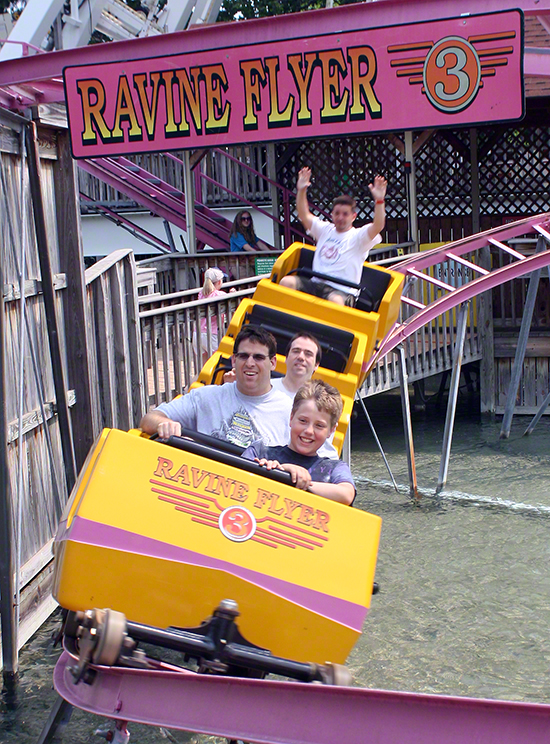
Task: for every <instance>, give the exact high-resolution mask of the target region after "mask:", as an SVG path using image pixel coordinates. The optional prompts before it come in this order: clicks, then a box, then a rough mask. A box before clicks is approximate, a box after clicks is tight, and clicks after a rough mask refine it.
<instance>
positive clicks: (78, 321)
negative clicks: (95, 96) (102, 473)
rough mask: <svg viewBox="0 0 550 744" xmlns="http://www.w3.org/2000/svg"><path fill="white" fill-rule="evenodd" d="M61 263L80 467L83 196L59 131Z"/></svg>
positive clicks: (86, 422)
mask: <svg viewBox="0 0 550 744" xmlns="http://www.w3.org/2000/svg"><path fill="white" fill-rule="evenodd" d="M54 187H55V201H56V218H57V234H58V235H59V236H60V240H59V265H60V268H61V269H62V270H63V271H64V272H65V273H66V275H67V291H66V293H65V295H64V298H63V299H64V302H63V316H64V322H65V346H66V358H67V382H68V385H69V386H70V387H71V388H73V389H74V390H75V393H76V401H77V405H76V406H73V410H72V412H71V423H72V429H73V441H74V451H75V460H76V466H77V469H78V470H80V468H81V467H82V465H83V463H84V460H85V459H86V456H87V454H88V451H89V449H90V447H91V446H92V444H93V441H94V436H93V429H92V416H91V407H92V403H91V391H90V384H91V383H90V373H89V368H88V344H87V337H86V285H85V281H84V251H83V249H82V236H81V231H80V199H79V194H78V180H77V177H76V167H75V164H74V161H73V159H72V156H71V151H70V145H69V136H68V132H66V131H60V132H59V133H58V139H57V161H56V162H55V164H54Z"/></svg>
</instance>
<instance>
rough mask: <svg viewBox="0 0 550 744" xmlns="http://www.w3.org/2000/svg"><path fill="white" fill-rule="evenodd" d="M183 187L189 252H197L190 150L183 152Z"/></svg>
mask: <svg viewBox="0 0 550 744" xmlns="http://www.w3.org/2000/svg"><path fill="white" fill-rule="evenodd" d="M183 188H184V189H185V224H186V225H187V245H188V247H189V253H196V252H197V231H196V228H195V184H194V180H193V173H192V171H191V155H190V153H189V150H185V152H184V153H183Z"/></svg>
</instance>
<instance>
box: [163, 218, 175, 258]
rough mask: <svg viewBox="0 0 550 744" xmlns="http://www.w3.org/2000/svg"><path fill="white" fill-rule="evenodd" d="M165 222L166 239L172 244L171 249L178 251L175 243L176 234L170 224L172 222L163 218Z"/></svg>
mask: <svg viewBox="0 0 550 744" xmlns="http://www.w3.org/2000/svg"><path fill="white" fill-rule="evenodd" d="M163 222H164V230H165V232H166V239H167V240H168V245H169V246H170V250H171V251H172V253H175V252H176V244H175V243H174V236H173V235H172V227H171V226H170V223H169V222H168V220H163Z"/></svg>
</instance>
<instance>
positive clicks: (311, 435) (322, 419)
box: [290, 400, 335, 456]
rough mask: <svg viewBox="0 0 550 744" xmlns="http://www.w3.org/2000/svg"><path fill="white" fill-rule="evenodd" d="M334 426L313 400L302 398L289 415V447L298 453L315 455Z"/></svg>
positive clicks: (328, 416)
mask: <svg viewBox="0 0 550 744" xmlns="http://www.w3.org/2000/svg"><path fill="white" fill-rule="evenodd" d="M334 428H335V427H332V426H331V421H330V415H329V414H328V413H326V412H325V411H320V410H319V409H318V408H317V406H316V405H315V402H314V401H313V400H304V401H303V402H302V403H300V405H299V406H298V408H297V410H296V411H295V412H294V414H293V415H292V416H291V417H290V448H291V449H293V450H294V451H295V452H298V453H299V454H300V455H309V456H311V455H315V454H316V452H317V450H318V449H319V447H322V445H323V444H324V443H325V440H326V439H327V437H329V436H330V435H331V434H332V432H333V431H334Z"/></svg>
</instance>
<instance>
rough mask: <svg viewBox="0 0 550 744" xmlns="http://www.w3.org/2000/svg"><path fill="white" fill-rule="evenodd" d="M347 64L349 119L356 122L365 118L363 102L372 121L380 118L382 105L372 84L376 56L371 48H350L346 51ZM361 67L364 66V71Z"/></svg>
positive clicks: (374, 74) (374, 76) (374, 78)
mask: <svg viewBox="0 0 550 744" xmlns="http://www.w3.org/2000/svg"><path fill="white" fill-rule="evenodd" d="M348 62H349V64H350V67H351V90H352V94H351V95H352V98H351V107H350V110H349V118H350V120H351V121H357V120H359V119H364V118H365V107H364V106H363V101H364V102H365V103H366V104H367V108H368V110H369V113H370V115H371V118H373V119H379V118H380V117H381V116H382V105H381V104H380V101H379V100H378V99H377V98H376V94H375V92H374V90H373V87H372V84H373V83H374V81H375V80H376V55H375V53H374V51H373V50H372V49H371V47H368V46H362V47H350V48H349V49H348ZM362 65H366V69H365V71H364V72H363V73H362V72H361V70H362V69H364V68H363V67H362Z"/></svg>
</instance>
